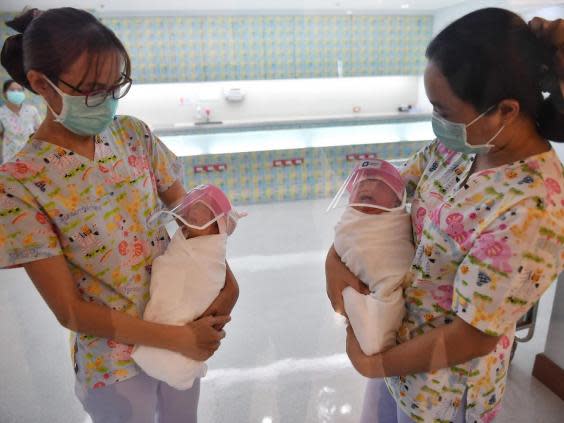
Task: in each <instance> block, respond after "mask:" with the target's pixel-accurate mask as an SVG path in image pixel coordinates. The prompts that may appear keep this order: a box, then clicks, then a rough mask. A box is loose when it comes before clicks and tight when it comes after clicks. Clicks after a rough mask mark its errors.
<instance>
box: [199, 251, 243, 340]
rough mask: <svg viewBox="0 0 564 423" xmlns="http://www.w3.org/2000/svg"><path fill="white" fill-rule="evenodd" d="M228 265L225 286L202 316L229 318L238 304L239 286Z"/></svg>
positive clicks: (217, 327)
mask: <svg viewBox="0 0 564 423" xmlns="http://www.w3.org/2000/svg"><path fill="white" fill-rule="evenodd" d="M226 265H227V271H226V273H225V285H224V286H223V289H222V290H221V291H220V292H219V295H218V296H217V297H216V299H215V300H214V301H213V303H211V305H210V306H209V307H208V309H207V310H206V311H204V314H202V316H229V315H231V312H232V311H233V308H234V307H235V304H236V303H237V300H238V298H239V284H238V283H237V279H235V275H234V274H233V272H232V271H231V268H230V267H229V264H227V262H226ZM223 326H224V325H221V326H216V329H222V328H223Z"/></svg>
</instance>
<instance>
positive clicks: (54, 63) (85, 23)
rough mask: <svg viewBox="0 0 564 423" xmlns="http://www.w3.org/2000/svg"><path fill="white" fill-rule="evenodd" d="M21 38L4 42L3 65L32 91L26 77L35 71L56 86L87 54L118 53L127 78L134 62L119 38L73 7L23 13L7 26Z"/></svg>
mask: <svg viewBox="0 0 564 423" xmlns="http://www.w3.org/2000/svg"><path fill="white" fill-rule="evenodd" d="M6 25H8V26H9V27H10V28H13V29H15V30H16V31H17V32H18V33H19V34H16V35H12V36H10V37H8V38H7V39H6V41H5V42H4V47H3V48H2V53H1V56H0V61H1V63H2V66H4V67H5V68H6V70H7V71H8V73H9V74H10V76H11V77H12V78H13V79H14V80H15V81H16V82H17V83H18V84H20V85H22V86H24V87H25V88H27V89H28V90H31V91H33V89H32V88H31V86H30V84H29V81H28V80H27V77H26V74H27V72H28V71H29V70H31V69H33V70H36V71H39V72H42V73H44V74H45V75H46V76H47V77H48V78H49V79H51V80H52V81H53V82H57V81H58V78H59V76H60V75H61V74H62V73H63V72H64V71H66V70H67V69H68V68H69V67H70V66H71V65H72V64H73V63H74V62H75V61H76V60H77V59H78V57H79V56H80V55H81V54H82V53H83V52H85V51H87V52H88V53H90V55H91V56H93V57H96V56H97V55H98V54H100V53H106V52H108V51H112V50H113V51H116V52H117V53H119V54H120V55H121V56H122V57H123V60H124V64H125V69H124V72H125V74H126V76H128V77H129V76H130V73H131V61H130V59H129V55H128V54H127V51H126V50H125V47H124V46H123V44H122V43H121V41H120V40H119V39H118V38H117V37H116V35H115V34H114V33H113V32H112V31H111V30H110V29H109V28H107V27H106V26H105V25H104V24H102V23H101V22H100V21H99V20H98V19H96V18H95V17H94V16H93V15H92V14H90V13H88V12H86V11H84V10H80V9H74V8H72V7H61V8H58V9H49V10H47V11H44V12H42V11H39V10H37V9H29V10H24V12H23V13H22V14H21V15H20V16H18V17H16V18H14V19H13V20H11V21H8V22H6Z"/></svg>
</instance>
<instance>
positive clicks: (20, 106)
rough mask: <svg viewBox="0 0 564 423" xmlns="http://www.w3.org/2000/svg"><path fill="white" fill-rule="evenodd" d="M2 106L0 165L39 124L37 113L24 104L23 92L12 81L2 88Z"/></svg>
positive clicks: (0, 113)
mask: <svg viewBox="0 0 564 423" xmlns="http://www.w3.org/2000/svg"><path fill="white" fill-rule="evenodd" d="M2 94H3V96H4V101H5V103H4V105H3V106H2V107H0V163H3V162H5V161H7V160H8V159H9V158H10V157H12V156H13V155H14V154H16V153H17V152H18V151H19V150H20V148H22V147H23V145H24V144H25V143H26V141H27V139H28V138H29V136H30V135H31V134H33V133H34V132H35V131H37V128H39V125H40V124H41V117H40V116H39V112H38V111H37V109H36V108H35V107H33V106H32V105H31V104H25V103H24V101H25V91H24V89H23V87H22V86H21V85H20V84H18V83H17V82H16V81H14V80H13V79H8V80H7V81H5V82H4V85H3V86H2Z"/></svg>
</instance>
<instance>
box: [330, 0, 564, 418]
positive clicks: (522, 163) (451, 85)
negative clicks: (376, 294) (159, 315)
mask: <svg viewBox="0 0 564 423" xmlns="http://www.w3.org/2000/svg"><path fill="white" fill-rule="evenodd" d="M537 36H538V37H539V38H537ZM554 47H556V49H555V48H554ZM554 52H556V56H555V57H554ZM426 55H427V58H428V60H429V61H428V64H427V68H426V70H425V77H424V79H425V89H426V92H427V96H428V97H429V100H430V102H431V103H432V104H433V108H434V112H433V130H434V132H435V135H436V136H437V139H436V140H435V141H433V142H431V143H430V144H428V145H427V146H426V147H425V148H423V149H422V150H421V151H419V152H418V153H416V154H415V155H414V156H413V157H412V158H411V159H409V160H408V161H407V163H406V165H405V166H404V167H403V169H402V173H403V177H404V179H405V181H406V184H407V186H408V194H409V197H410V198H409V200H410V201H411V204H412V207H411V219H412V227H413V234H414V240H415V246H416V253H415V258H414V260H413V263H412V268H411V273H412V275H411V278H410V283H409V287H408V288H406V289H405V292H404V295H405V301H406V317H405V318H404V322H403V325H402V327H401V328H400V330H399V333H398V338H397V340H398V345H397V346H395V347H392V348H390V349H389V350H387V351H385V352H383V353H380V354H375V355H372V356H367V355H365V354H363V353H362V351H361V349H360V347H359V344H358V341H357V340H356V338H355V336H354V333H353V332H352V330H350V328H349V330H348V336H347V353H348V355H349V358H350V359H351V362H352V364H353V365H354V367H355V368H356V369H357V370H358V371H359V372H360V373H361V374H363V375H364V376H367V377H369V378H371V379H370V380H369V382H368V385H367V389H366V395H365V400H364V409H363V415H362V419H361V421H362V422H363V423H375V422H380V423H392V422H393V423H396V422H402V423H407V422H412V421H417V422H447V421H448V422H457V423H458V422H464V421H466V422H472V423H473V422H491V421H493V420H494V419H495V417H496V415H497V413H498V412H499V410H500V407H501V400H502V398H503V395H504V392H505V385H506V380H507V370H508V366H509V357H510V349H511V345H512V342H513V337H514V334H515V324H516V322H517V321H518V320H519V318H520V317H521V316H522V315H523V314H524V313H526V312H527V310H529V309H530V307H531V306H532V305H533V304H534V303H535V302H536V301H538V299H539V298H540V296H541V295H542V294H543V292H545V291H546V289H547V288H548V287H549V286H550V285H551V284H552V283H553V282H554V280H555V279H556V277H557V276H558V274H559V273H560V272H561V271H562V270H563V269H564V176H563V175H564V171H563V168H562V164H561V162H560V160H559V158H558V156H557V155H556V153H555V151H554V150H553V149H552V148H551V145H550V143H549V142H548V141H547V139H551V140H558V141H564V135H563V133H564V123H563V119H562V113H564V104H563V102H562V92H561V91H560V85H562V86H564V84H559V83H558V82H559V79H560V81H564V27H563V21H561V20H560V21H555V22H552V23H551V22H546V21H540V20H534V21H533V22H531V25H530V26H528V25H527V23H526V22H524V21H523V19H521V18H520V17H519V16H518V15H516V14H514V13H512V12H510V11H507V10H503V9H483V10H478V11H476V12H473V13H470V14H468V15H466V16H464V17H462V18H460V19H459V20H457V21H455V22H453V23H452V24H451V25H449V26H448V27H447V28H445V29H444V30H443V31H442V32H440V33H439V34H438V35H437V36H436V37H435V39H434V40H432V41H431V43H430V45H429V46H428V48H427V53H426ZM541 86H542V87H543V88H547V89H549V90H551V96H550V97H549V98H548V99H546V100H543V96H542V93H541ZM326 275H327V292H328V295H329V298H330V300H331V303H332V304H333V306H334V308H335V310H336V311H339V312H342V311H343V299H342V295H341V292H342V290H343V288H344V287H346V286H349V285H350V286H352V287H353V288H355V289H357V290H359V291H361V286H362V285H361V284H360V283H359V281H358V280H357V279H356V278H355V277H354V275H353V274H352V273H350V272H349V271H348V269H347V268H346V267H345V265H344V264H343V263H342V262H341V259H340V257H338V256H337V254H336V253H335V250H334V248H332V249H331V250H330V252H329V254H328V257H327V261H326Z"/></svg>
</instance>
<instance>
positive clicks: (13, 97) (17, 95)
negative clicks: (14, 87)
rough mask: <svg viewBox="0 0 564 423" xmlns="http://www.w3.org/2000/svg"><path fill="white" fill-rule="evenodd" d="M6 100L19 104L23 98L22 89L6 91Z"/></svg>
mask: <svg viewBox="0 0 564 423" xmlns="http://www.w3.org/2000/svg"><path fill="white" fill-rule="evenodd" d="M6 100H8V101H9V102H10V103H12V104H15V105H16V106H19V105H21V104H22V103H23V102H24V100H25V93H24V92H23V91H8V92H7V93H6Z"/></svg>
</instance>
